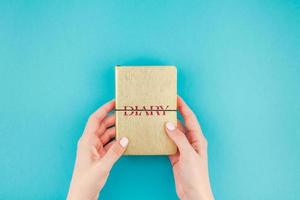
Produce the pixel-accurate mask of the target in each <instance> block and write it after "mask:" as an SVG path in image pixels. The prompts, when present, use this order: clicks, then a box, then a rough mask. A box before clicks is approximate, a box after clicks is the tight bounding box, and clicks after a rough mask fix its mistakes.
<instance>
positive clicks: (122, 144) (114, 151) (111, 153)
mask: <svg viewBox="0 0 300 200" xmlns="http://www.w3.org/2000/svg"><path fill="white" fill-rule="evenodd" d="M127 145H128V139H127V138H126V137H122V138H121V139H120V140H118V141H117V142H115V143H114V144H113V145H112V146H111V147H110V148H109V149H108V151H107V152H106V154H105V156H104V157H103V158H102V159H101V160H100V162H101V165H103V166H104V167H106V169H108V170H110V169H111V168H112V166H113V165H114V164H115V162H116V161H117V160H118V159H119V158H120V157H121V156H122V154H123V153H124V151H125V150H126V147H127Z"/></svg>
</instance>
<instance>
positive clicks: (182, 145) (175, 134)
mask: <svg viewBox="0 0 300 200" xmlns="http://www.w3.org/2000/svg"><path fill="white" fill-rule="evenodd" d="M165 126H166V132H167V134H168V136H169V137H170V138H171V139H172V140H173V142H174V143H175V144H176V145H177V147H178V149H179V151H180V153H186V152H187V151H189V150H191V149H192V147H191V145H190V143H189V141H188V140H187V138H186V136H185V135H184V133H182V132H181V131H180V130H179V129H178V128H176V126H175V125H174V124H173V123H172V122H167V123H166V125H165Z"/></svg>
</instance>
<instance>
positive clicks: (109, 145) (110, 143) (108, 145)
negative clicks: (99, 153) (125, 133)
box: [104, 140, 117, 151]
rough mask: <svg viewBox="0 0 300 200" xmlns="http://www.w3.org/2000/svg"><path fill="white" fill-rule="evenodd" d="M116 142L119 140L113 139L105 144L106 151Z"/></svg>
mask: <svg viewBox="0 0 300 200" xmlns="http://www.w3.org/2000/svg"><path fill="white" fill-rule="evenodd" d="M115 142H117V141H116V140H113V141H111V142H109V143H107V144H106V145H105V146H104V149H105V151H108V149H110V147H111V146H112V145H113V144H114V143H115Z"/></svg>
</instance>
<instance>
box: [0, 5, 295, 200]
mask: <svg viewBox="0 0 300 200" xmlns="http://www.w3.org/2000/svg"><path fill="white" fill-rule="evenodd" d="M116 64H121V65H176V66H177V67H178V79H179V80H178V91H179V94H180V95H181V96H182V97H183V98H184V99H186V101H187V103H188V104H189V105H190V106H191V107H192V109H193V110H194V111H195V113H196V114H197V116H198V118H199V120H200V121H201V123H202V127H203V131H204V133H205V135H206V137H207V138H208V141H209V164H210V165H209V169H210V177H211V182H212V187H213V190H214V193H215V196H216V199H222V200H241V199H250V200H252V199H253V200H254V199H255V200H257V199H261V200H265V199H267V200H268V199H270V200H271V199H272V200H273V199H289V200H296V199H300V190H299V189H300V166H299V165H300V131H299V126H300V92H299V86H300V1H297V0H268V1H221V0H220V1H218V0H212V1H171V0H170V1H166V0H165V1H162V0H157V1H151V0H147V1H139V0H136V1H132V0H129V1H121V0H120V1H116V0H111V1H4V0H2V1H1V2H0V199H10V200H15V199H49V200H50V199H64V198H65V197H66V194H67V191H68V186H69V181H70V178H71V175H72V169H73V162H74V159H75V149H76V143H77V140H78V138H79V137H80V135H81V132H82V130H83V128H84V125H85V122H86V120H87V118H88V116H89V114H90V113H91V112H93V111H94V110H95V109H96V108H97V107H98V106H100V105H101V104H103V103H104V102H106V101H108V100H110V99H112V98H113V97H114V67H113V66H114V65H116ZM176 198H177V197H176V194H175V189H174V182H173V176H172V172H171V168H170V165H169V161H168V159H167V158H166V157H123V158H122V159H121V160H120V161H119V162H118V164H117V165H116V166H115V167H114V169H113V171H112V173H111V175H110V177H109V180H108V182H107V184H106V186H105V188H104V190H103V192H102V199H110V200H114V199H130V200H133V199H145V200H152V199H176Z"/></svg>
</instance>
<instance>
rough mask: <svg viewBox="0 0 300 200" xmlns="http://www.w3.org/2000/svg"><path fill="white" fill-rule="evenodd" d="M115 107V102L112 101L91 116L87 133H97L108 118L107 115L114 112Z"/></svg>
mask: <svg viewBox="0 0 300 200" xmlns="http://www.w3.org/2000/svg"><path fill="white" fill-rule="evenodd" d="M114 107H115V101H114V100H111V101H109V102H107V103H106V104H104V105H103V106H101V107H100V108H98V110H96V111H95V112H94V113H93V114H91V115H90V117H89V119H88V122H87V125H86V131H85V132H87V133H91V132H93V133H95V132H96V131H97V130H98V129H99V127H100V122H101V121H102V120H103V119H104V118H105V117H106V115H107V114H108V113H109V112H110V111H112V110H113V108H114Z"/></svg>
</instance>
